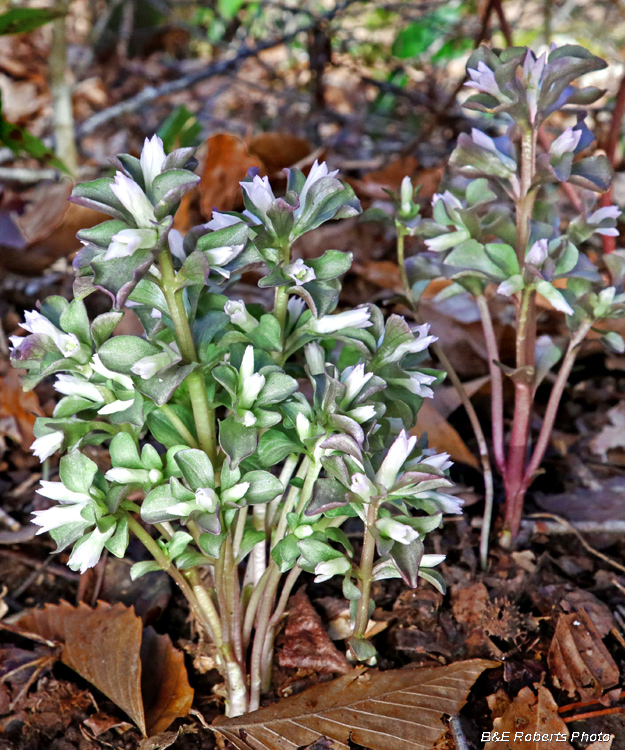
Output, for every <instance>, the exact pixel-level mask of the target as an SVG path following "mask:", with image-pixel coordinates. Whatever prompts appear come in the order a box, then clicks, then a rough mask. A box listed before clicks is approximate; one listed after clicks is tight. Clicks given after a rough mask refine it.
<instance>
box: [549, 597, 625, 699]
mask: <svg viewBox="0 0 625 750" xmlns="http://www.w3.org/2000/svg"><path fill="white" fill-rule="evenodd" d="M547 661H548V664H549V669H550V670H551V676H552V678H553V682H554V684H555V685H556V687H559V688H561V689H562V690H566V691H567V693H568V694H569V695H570V696H571V697H573V696H574V695H575V693H579V695H580V698H581V699H582V700H592V699H593V698H599V697H601V695H602V693H603V692H604V690H608V689H609V688H611V687H614V685H616V684H617V683H618V681H619V677H620V675H619V669H618V667H617V665H616V664H615V662H614V659H613V658H612V657H611V656H610V652H609V651H608V649H607V648H606V647H605V644H604V643H603V641H602V640H601V636H600V635H599V633H598V632H597V628H596V627H595V624H594V623H593V621H592V619H591V618H590V617H589V616H588V614H587V613H586V612H585V611H584V610H583V609H581V610H579V611H578V612H573V613H571V614H570V615H560V618H559V620H558V624H557V625H556V632H555V633H554V636H553V640H552V641H551V647H550V648H549V656H548V657H547Z"/></svg>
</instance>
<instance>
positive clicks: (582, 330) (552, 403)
mask: <svg viewBox="0 0 625 750" xmlns="http://www.w3.org/2000/svg"><path fill="white" fill-rule="evenodd" d="M591 328H592V321H586V322H584V323H582V325H581V326H580V327H579V328H578V329H577V331H575V334H574V335H573V337H572V338H571V340H570V341H569V346H568V349H567V351H566V354H565V356H564V360H563V361H562V365H561V366H560V370H559V372H558V375H557V377H556V380H555V383H554V384H553V386H552V388H551V394H550V395H549V401H548V402H547V409H546V411H545V417H544V419H543V424H542V427H541V429H540V433H539V435H538V440H537V441H536V446H535V447H534V452H533V454H532V458H531V460H530V462H529V466H528V467H527V471H526V474H525V483H526V484H527V486H529V484H530V483H531V481H532V479H533V478H534V475H535V474H536V472H537V471H538V467H539V466H540V464H541V462H542V460H543V457H544V455H545V451H546V450H547V445H548V444H549V437H550V436H551V431H552V429H553V425H554V422H555V418H556V414H557V412H558V407H559V405H560V400H561V398H562V394H563V393H564V388H565V387H566V384H567V382H568V379H569V375H570V373H571V370H572V368H573V364H574V363H575V359H576V357H577V353H578V351H579V348H580V346H581V345H582V343H583V341H584V339H585V338H586V334H587V333H588V331H590V329H591Z"/></svg>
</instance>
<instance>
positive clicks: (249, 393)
mask: <svg viewBox="0 0 625 750" xmlns="http://www.w3.org/2000/svg"><path fill="white" fill-rule="evenodd" d="M264 385H265V376H264V375H261V374H260V373H259V372H255V373H254V374H253V375H250V376H249V377H248V378H245V380H244V381H243V388H242V390H241V394H240V396H239V407H240V408H242V409H247V408H248V407H250V406H251V405H252V404H253V403H254V401H256V399H257V398H258V394H259V393H260V392H261V391H262V389H263V387H264Z"/></svg>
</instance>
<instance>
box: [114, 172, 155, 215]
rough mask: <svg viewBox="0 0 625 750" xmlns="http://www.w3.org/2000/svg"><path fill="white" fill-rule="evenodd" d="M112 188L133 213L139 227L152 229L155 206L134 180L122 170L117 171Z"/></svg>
mask: <svg viewBox="0 0 625 750" xmlns="http://www.w3.org/2000/svg"><path fill="white" fill-rule="evenodd" d="M111 190H112V191H113V193H114V194H115V196H116V197H117V199H118V200H119V202H120V203H121V204H122V206H123V207H124V208H125V209H126V210H127V211H128V212H129V213H131V214H132V217H133V218H134V220H135V221H136V222H137V226H138V227H144V228H146V229H151V228H152V227H153V226H154V222H155V221H156V219H155V218H154V207H153V206H152V204H151V203H150V201H149V200H148V197H147V195H146V194H145V193H144V192H143V190H141V188H140V187H139V185H137V183H136V182H135V181H134V180H131V179H130V178H129V177H126V175H125V174H123V173H122V172H116V173H115V181H114V182H113V184H112V185H111Z"/></svg>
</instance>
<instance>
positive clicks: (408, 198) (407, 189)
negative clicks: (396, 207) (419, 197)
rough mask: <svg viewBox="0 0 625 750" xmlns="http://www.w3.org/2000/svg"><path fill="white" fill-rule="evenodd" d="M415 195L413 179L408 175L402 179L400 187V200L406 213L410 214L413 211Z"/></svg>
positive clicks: (402, 209)
mask: <svg viewBox="0 0 625 750" xmlns="http://www.w3.org/2000/svg"><path fill="white" fill-rule="evenodd" d="M413 197H414V188H413V187H412V180H411V179H410V177H409V176H408V175H406V176H405V177H404V179H403V180H402V181H401V187H400V188H399V200H400V205H401V211H402V212H403V213H405V214H409V213H410V212H411V211H412V199H413Z"/></svg>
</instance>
